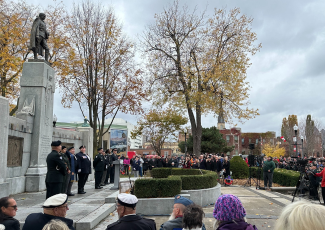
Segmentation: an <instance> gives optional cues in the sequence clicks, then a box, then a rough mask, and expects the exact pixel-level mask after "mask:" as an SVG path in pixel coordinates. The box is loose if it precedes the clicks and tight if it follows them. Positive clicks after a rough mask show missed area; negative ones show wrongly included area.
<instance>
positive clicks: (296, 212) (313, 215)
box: [274, 201, 325, 230]
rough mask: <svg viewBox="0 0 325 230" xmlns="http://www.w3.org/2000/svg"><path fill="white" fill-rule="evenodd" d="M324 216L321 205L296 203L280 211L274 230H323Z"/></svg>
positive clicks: (324, 212)
mask: <svg viewBox="0 0 325 230" xmlns="http://www.w3.org/2000/svg"><path fill="white" fill-rule="evenodd" d="M324 216H325V207H324V206H323V205H319V204H312V203H308V202H306V201H296V202H294V203H291V204H289V205H287V206H286V207H285V208H284V209H283V210H282V212H281V215H280V217H279V219H278V220H277V221H276V223H275V228H274V230H305V229H317V230H325V218H324Z"/></svg>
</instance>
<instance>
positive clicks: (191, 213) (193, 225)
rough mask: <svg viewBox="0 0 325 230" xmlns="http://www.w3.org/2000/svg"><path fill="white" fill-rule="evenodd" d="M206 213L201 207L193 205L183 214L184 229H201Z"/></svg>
mask: <svg viewBox="0 0 325 230" xmlns="http://www.w3.org/2000/svg"><path fill="white" fill-rule="evenodd" d="M203 217H204V212H203V209H202V207H201V206H199V205H196V204H191V205H189V206H187V207H186V208H185V210H184V213H183V228H184V229H189V230H190V229H200V228H202V225H203Z"/></svg>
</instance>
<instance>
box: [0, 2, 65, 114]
mask: <svg viewBox="0 0 325 230" xmlns="http://www.w3.org/2000/svg"><path fill="white" fill-rule="evenodd" d="M53 3H54V4H53V5H48V6H47V8H46V9H39V8H38V7H34V6H33V5H30V4H27V3H26V2H24V1H21V2H19V3H16V2H13V1H10V2H9V1H5V0H2V1H0V31H1V32H0V76H1V77H0V91H1V96H3V97H6V98H8V99H9V102H10V107H11V111H10V115H13V114H14V113H15V112H16V110H17V108H18V106H17V105H18V103H17V100H18V98H19V92H20V85H19V79H20V76H21V73H22V69H23V63H24V62H26V61H27V59H28V58H29V57H32V56H33V55H32V53H31V51H29V50H28V48H27V47H28V43H29V39H30V31H31V26H32V23H33V21H34V20H35V18H36V16H37V15H38V14H39V12H44V13H45V14H46V24H47V27H48V30H49V31H50V38H49V41H48V45H49V48H50V59H49V61H50V62H52V63H53V67H54V68H55V70H56V71H58V69H57V68H56V66H57V63H58V62H60V61H61V60H62V58H65V57H66V56H67V53H66V51H67V47H68V46H67V35H66V32H65V27H64V21H65V19H66V16H67V14H66V11H65V6H64V5H63V3H62V2H56V1H53Z"/></svg>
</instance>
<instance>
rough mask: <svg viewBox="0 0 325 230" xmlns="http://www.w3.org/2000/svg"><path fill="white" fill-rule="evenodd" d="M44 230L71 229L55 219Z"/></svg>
mask: <svg viewBox="0 0 325 230" xmlns="http://www.w3.org/2000/svg"><path fill="white" fill-rule="evenodd" d="M42 230H70V229H69V227H68V226H67V225H66V223H64V222H63V221H61V220H58V219H53V220H51V221H50V222H49V223H47V224H46V225H45V226H44V227H43V229H42Z"/></svg>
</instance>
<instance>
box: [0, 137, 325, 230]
mask: <svg viewBox="0 0 325 230" xmlns="http://www.w3.org/2000/svg"><path fill="white" fill-rule="evenodd" d="M51 146H52V152H51V153H50V154H48V156H47V159H46V162H47V168H48V172H47V175H46V187H47V193H46V201H45V202H44V204H43V213H31V214H30V215H28V216H27V218H26V220H25V223H24V226H23V228H22V229H23V230H29V229H33V230H68V229H71V230H74V227H73V220H71V219H68V218H66V214H67V211H68V210H69V207H68V197H69V196H73V195H74V194H72V193H71V187H72V184H73V182H74V181H78V193H79V194H85V193H86V192H85V191H84V186H85V183H86V181H87V179H88V176H89V174H91V170H92V169H91V161H93V169H94V170H95V189H101V188H102V186H105V185H106V184H109V183H114V171H115V166H114V164H113V162H114V161H116V160H118V161H120V162H119V163H120V166H121V167H120V171H121V172H124V173H125V174H130V173H131V172H132V173H133V174H134V175H135V176H136V177H139V176H143V175H145V174H146V173H147V172H148V171H150V170H152V169H153V168H156V167H157V168H159V167H175V168H186V169H190V168H193V169H204V170H211V171H215V172H216V173H218V175H220V173H221V172H223V173H224V175H225V176H228V175H229V174H230V162H229V160H228V157H227V156H225V157H224V156H219V155H212V154H202V155H200V156H199V157H196V156H191V155H186V156H180V157H177V156H167V157H166V158H165V157H160V156H147V155H144V156H139V155H134V156H133V157H132V158H131V159H129V157H128V156H123V155H122V156H117V149H112V153H111V152H110V151H109V150H106V151H104V150H103V149H102V148H99V149H98V154H97V155H96V156H95V157H94V159H91V157H90V156H89V155H88V154H87V153H86V146H84V145H82V146H80V147H79V150H80V151H79V153H75V148H74V147H69V148H67V147H65V146H61V142H60V141H54V142H52V144H51ZM243 160H245V161H246V163H247V164H248V161H247V159H246V158H243ZM291 162H293V163H291ZM308 163H310V164H311V165H307V166H304V167H307V169H308V170H309V171H311V170H313V171H312V172H313V173H310V174H309V175H310V176H312V177H313V178H317V177H319V178H323V180H322V183H321V187H322V189H323V193H324V195H323V196H324V197H325V179H324V178H325V176H324V174H325V171H324V170H323V168H322V167H323V165H322V160H321V159H318V160H316V159H313V160H312V161H311V162H308ZM261 166H263V174H264V180H265V187H266V188H270V187H271V186H272V176H273V171H274V169H275V168H286V169H288V170H297V171H298V170H299V168H295V167H299V162H297V159H296V158H294V159H291V158H287V159H286V158H283V157H281V158H279V159H278V158H274V159H272V158H271V157H268V158H264V160H263V162H262V165H261ZM109 179H110V182H108V180H109ZM318 184H319V181H318ZM137 202H138V199H137V197H136V196H134V195H131V194H125V193H121V194H119V195H118V197H117V201H116V210H117V213H118V217H119V220H118V221H117V222H115V223H113V224H110V225H108V226H107V230H115V229H116V230H120V229H131V226H132V229H133V228H134V229H143V230H146V229H148V230H149V229H151V230H152V229H156V223H155V221H154V220H151V219H147V218H144V217H141V216H139V215H137V214H136V204H137ZM17 210H18V205H17V202H16V201H15V200H14V198H12V197H3V198H1V199H0V230H4V229H5V230H19V229H20V223H19V221H18V220H16V219H15V218H14V217H15V216H16V214H17ZM323 215H325V206H321V205H316V204H312V203H306V202H303V201H299V202H294V203H292V204H290V205H288V206H287V207H285V208H284V209H283V211H282V213H281V215H280V216H279V219H278V220H277V222H276V227H275V229H276V230H282V229H289V230H291V229H307V228H308V229H309V228H312V229H325V228H324V226H325V220H324V218H323ZM245 216H246V211H245V208H244V207H243V204H242V203H241V201H240V200H239V198H238V197H236V196H234V195H230V194H224V195H221V196H220V197H219V198H218V200H217V201H216V203H215V206H214V210H213V217H214V218H215V224H214V229H217V230H225V229H238V230H241V229H243V230H244V229H245V230H256V229H257V228H256V226H254V225H251V224H249V223H248V222H247V220H246V218H245ZM203 218H204V211H203V208H202V207H200V206H199V205H196V204H194V203H193V201H191V200H190V199H188V198H185V197H183V196H181V195H177V196H175V199H174V205H173V207H171V216H170V218H169V220H168V221H166V222H165V223H163V224H162V225H161V226H160V230H172V229H183V230H205V229H206V227H205V225H204V223H203Z"/></svg>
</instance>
